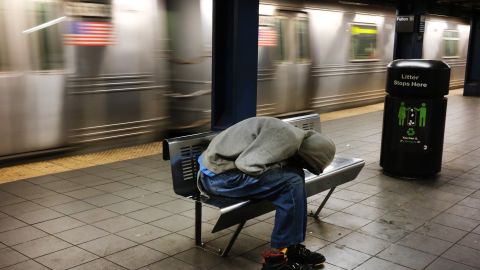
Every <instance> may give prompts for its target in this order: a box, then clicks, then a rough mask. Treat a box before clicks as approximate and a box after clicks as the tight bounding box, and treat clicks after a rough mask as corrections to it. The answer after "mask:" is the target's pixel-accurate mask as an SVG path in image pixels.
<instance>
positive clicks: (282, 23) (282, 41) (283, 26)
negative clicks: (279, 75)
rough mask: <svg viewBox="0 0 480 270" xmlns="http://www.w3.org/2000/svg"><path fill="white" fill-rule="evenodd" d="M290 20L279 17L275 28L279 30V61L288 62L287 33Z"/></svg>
mask: <svg viewBox="0 0 480 270" xmlns="http://www.w3.org/2000/svg"><path fill="white" fill-rule="evenodd" d="M287 25H288V19H287V18H285V17H277V19H276V21H275V26H276V28H277V60H278V61H286V60H288V54H287V48H286V42H287V41H286V36H285V35H286V33H287Z"/></svg>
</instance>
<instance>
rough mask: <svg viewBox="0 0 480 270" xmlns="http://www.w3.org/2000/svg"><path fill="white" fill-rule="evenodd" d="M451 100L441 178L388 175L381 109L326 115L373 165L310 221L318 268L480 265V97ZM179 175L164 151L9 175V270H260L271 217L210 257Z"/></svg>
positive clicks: (343, 147) (2, 265)
mask: <svg viewBox="0 0 480 270" xmlns="http://www.w3.org/2000/svg"><path fill="white" fill-rule="evenodd" d="M452 93H453V94H452V95H450V96H449V104H448V111H447V125H446V132H445V145H444V155H443V167H442V171H441V173H440V174H439V175H438V176H437V177H436V178H435V179H420V180H404V179H395V178H392V177H389V176H385V175H383V174H382V172H381V168H380V167H379V165H378V163H379V155H380V141H381V129H382V116H383V112H382V106H369V107H368V108H362V109H355V110H347V111H342V112H337V113H333V114H332V113H329V114H323V115H321V118H322V131H323V133H325V134H326V135H328V136H330V137H331V138H333V139H334V141H335V143H336V145H337V151H338V153H339V154H344V155H348V156H355V157H359V158H362V159H365V160H366V166H365V168H364V169H363V171H362V172H361V173H360V175H359V177H358V178H357V179H356V180H354V181H352V182H350V183H348V184H345V185H343V186H340V187H339V188H337V189H336V191H335V192H334V193H333V195H332V198H331V199H330V200H329V201H328V203H327V205H326V208H324V209H323V211H322V212H321V221H320V222H316V221H315V220H313V219H309V225H308V228H307V234H308V236H307V241H306V245H307V247H309V248H310V249H312V250H319V252H321V253H323V254H324V255H325V256H326V258H327V262H326V263H325V265H324V267H323V268H321V269H325V270H340V269H358V270H384V269H389V270H402V269H403V270H407V269H428V270H447V269H448V270H453V269H455V270H471V269H480V139H479V137H480V119H479V115H480V99H478V98H471V97H463V96H461V95H459V94H458V93H459V92H458V91H452ZM139 149H140V150H139ZM170 173H171V172H170V168H169V164H168V163H167V162H166V161H163V160H162V159H161V155H160V144H159V143H153V144H149V145H146V146H142V147H140V148H127V149H126V150H123V151H122V150H112V151H107V152H104V153H100V154H98V153H97V154H87V155H83V156H78V157H69V158H65V159H58V160H52V161H45V162H38V163H32V164H26V165H21V166H14V167H6V168H1V169H0V181H2V182H3V184H0V269H2V270H7V269H8V270H13V269H15V270H20V269H28V270H37V269H38V270H40V269H75V270H80V269H143V270H146V269H151V270H153V269H215V270H221V269H260V268H261V256H260V254H261V252H262V251H263V250H266V249H268V248H269V239H270V233H271V230H272V227H273V213H269V214H266V215H264V216H261V217H259V218H256V219H254V220H250V221H249V222H247V224H246V225H245V229H244V230H243V231H242V233H241V234H240V236H239V238H240V240H239V241H237V242H236V244H235V245H234V246H233V249H232V251H231V252H230V255H229V257H227V258H222V257H219V256H216V255H213V254H211V253H209V252H206V251H203V250H202V249H199V248H196V247H195V243H194V228H193V226H194V204H193V201H190V200H187V199H184V198H182V197H179V196H177V195H175V194H174V193H173V190H172V185H171V175H170ZM325 195H326V194H320V195H317V196H314V197H310V198H309V208H311V209H312V210H313V209H316V206H318V205H319V204H320V202H321V201H322V199H323V197H324V196H325ZM216 215H217V211H214V210H209V209H208V208H204V214H203V217H204V226H203V228H204V237H205V240H207V241H209V242H211V243H212V244H214V245H218V246H223V245H224V244H225V243H226V242H227V241H228V239H229V235H228V234H229V233H232V232H233V231H230V232H229V231H222V232H219V233H216V234H211V233H209V229H211V228H212V225H211V224H212V222H213V221H215V217H216Z"/></svg>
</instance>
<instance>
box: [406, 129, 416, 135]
mask: <svg viewBox="0 0 480 270" xmlns="http://www.w3.org/2000/svg"><path fill="white" fill-rule="evenodd" d="M407 135H408V136H413V135H415V129H413V128H409V129H407Z"/></svg>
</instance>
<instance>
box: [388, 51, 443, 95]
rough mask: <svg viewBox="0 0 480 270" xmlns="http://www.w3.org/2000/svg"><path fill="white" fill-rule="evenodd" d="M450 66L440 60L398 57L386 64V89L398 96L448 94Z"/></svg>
mask: <svg viewBox="0 0 480 270" xmlns="http://www.w3.org/2000/svg"><path fill="white" fill-rule="evenodd" d="M449 86H450V66H449V65H448V64H447V63H445V62H443V61H440V60H428V59H398V60H394V61H392V62H390V64H388V66H387V86H386V91H387V93H389V94H390V95H392V96H400V97H412V98H415V97H441V96H444V95H448V89H449Z"/></svg>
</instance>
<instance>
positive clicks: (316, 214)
mask: <svg viewBox="0 0 480 270" xmlns="http://www.w3.org/2000/svg"><path fill="white" fill-rule="evenodd" d="M334 190H335V187H333V188H331V189H330V191H329V192H328V194H327V196H326V197H325V199H323V201H322V203H321V204H320V206H319V207H318V208H317V211H316V212H315V214H314V213H313V212H311V213H310V214H309V216H311V217H313V218H314V219H319V214H320V211H322V209H323V207H324V206H325V204H326V203H327V201H328V199H329V198H330V195H332V193H333V191H334Z"/></svg>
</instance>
